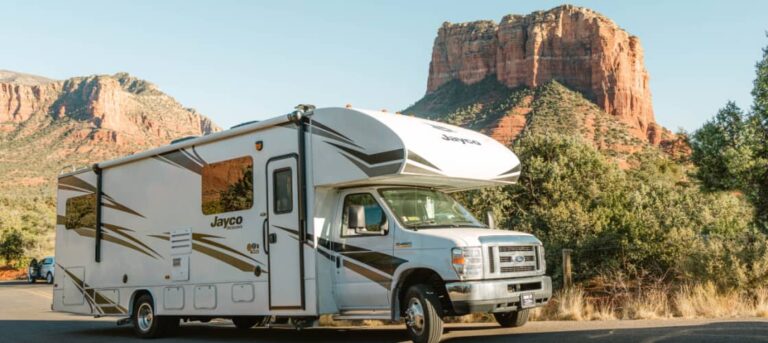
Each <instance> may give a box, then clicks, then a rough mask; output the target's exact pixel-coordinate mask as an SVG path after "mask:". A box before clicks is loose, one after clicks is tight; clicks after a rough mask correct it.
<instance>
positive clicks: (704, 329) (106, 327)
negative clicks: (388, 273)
mask: <svg viewBox="0 0 768 343" xmlns="http://www.w3.org/2000/svg"><path fill="white" fill-rule="evenodd" d="M50 303H51V287H50V286H48V285H44V284H35V285H28V284H26V283H22V282H0V342H34V343H40V342H98V343H103V342H110V343H113V342H114V343H119V342H129V341H130V342H135V341H138V340H137V339H135V338H134V337H133V333H132V332H131V329H130V327H127V326H122V327H118V326H116V325H115V320H114V319H107V318H101V319H94V318H91V317H83V316H74V315H68V314H62V313H55V312H51V311H50ZM405 340H407V336H406V334H405V333H404V330H403V327H402V326H387V327H384V328H322V329H309V330H305V331H301V332H296V331H294V330H286V329H253V330H249V331H239V330H237V329H235V328H234V327H233V326H231V325H229V324H228V323H227V322H218V323H211V324H185V325H183V326H182V329H181V330H180V332H179V334H178V335H177V336H176V337H174V338H171V339H163V340H161V342H214V341H215V342H256V343H259V342H304V341H312V342H342V341H343V342H402V341H405ZM443 341H444V342H457V343H458V342H462V343H470V342H482V343H494V342H509V341H514V342H558V343H563V342H601V343H602V342H619V343H629V342H643V343H656V342H659V343H661V342H768V320H761V319H755V318H746V319H733V320H716V321H715V320H634V321H604V322H532V323H528V324H527V325H526V326H524V327H522V328H516V329H501V328H499V327H498V326H495V325H490V324H482V325H466V324H461V325H448V328H447V330H446V334H445V336H444V339H443Z"/></svg>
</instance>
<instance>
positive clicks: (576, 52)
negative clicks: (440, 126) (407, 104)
mask: <svg viewBox="0 0 768 343" xmlns="http://www.w3.org/2000/svg"><path fill="white" fill-rule="evenodd" d="M489 76H492V77H495V78H496V79H497V80H498V81H499V82H501V83H502V84H504V85H506V86H507V87H511V88H514V87H520V86H525V87H537V86H540V85H543V84H545V83H547V82H549V81H552V80H556V81H558V82H560V83H562V84H564V85H565V86H567V87H569V88H571V89H573V90H576V91H578V92H580V93H582V94H584V96H586V97H587V98H588V99H590V100H592V101H593V102H595V103H596V104H597V105H598V106H599V107H600V108H601V109H603V110H604V111H605V112H607V113H609V114H612V115H613V116H615V117H616V118H617V119H619V120H620V121H621V122H623V123H625V124H627V126H628V127H629V128H630V131H631V134H632V135H633V136H635V137H637V138H640V139H642V140H643V141H646V142H651V143H653V144H659V141H660V137H661V135H660V132H659V131H660V130H661V128H660V127H659V126H658V125H657V124H655V119H654V115H653V107H652V104H651V92H650V89H649V84H648V72H647V71H646V69H645V66H644V64H643V50H642V47H641V46H640V41H639V39H638V38H637V37H635V36H631V35H630V34H629V33H627V32H626V31H624V30H623V29H621V28H620V27H619V26H618V25H616V24H615V23H614V22H613V21H611V20H610V19H608V18H606V17H604V16H602V15H600V14H598V13H596V12H594V11H592V10H589V9H585V8H580V7H574V6H571V5H564V6H560V7H556V8H553V9H551V10H548V11H539V12H534V13H531V14H529V15H525V16H521V15H507V16H505V17H504V18H503V19H502V21H501V23H499V24H496V23H495V22H493V21H486V20H484V21H476V22H471V23H461V24H451V23H444V24H443V26H442V27H441V28H440V29H439V30H438V35H437V38H436V39H435V44H434V47H433V51H432V61H431V63H430V68H429V80H428V82H427V94H429V93H432V92H434V91H435V90H437V89H438V88H439V87H440V86H442V85H444V84H446V83H447V82H449V81H451V80H460V81H461V82H463V83H465V84H473V83H476V82H478V81H480V80H483V79H485V78H486V77H489Z"/></svg>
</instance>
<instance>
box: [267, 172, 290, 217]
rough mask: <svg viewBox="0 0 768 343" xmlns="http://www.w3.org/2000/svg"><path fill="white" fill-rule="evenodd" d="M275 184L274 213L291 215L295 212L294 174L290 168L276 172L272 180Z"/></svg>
mask: <svg viewBox="0 0 768 343" xmlns="http://www.w3.org/2000/svg"><path fill="white" fill-rule="evenodd" d="M272 180H273V182H274V184H273V187H272V189H274V193H275V194H274V199H273V201H274V211H275V213H289V212H291V211H293V172H292V171H291V169H290V168H286V169H279V170H275V173H274V176H273V178H272Z"/></svg>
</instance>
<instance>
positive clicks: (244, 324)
mask: <svg viewBox="0 0 768 343" xmlns="http://www.w3.org/2000/svg"><path fill="white" fill-rule="evenodd" d="M262 319H263V317H254V316H251V317H233V318H232V324H235V327H236V328H238V329H240V330H248V329H250V328H252V327H253V326H254V325H256V323H258V322H260V321H261V320H262Z"/></svg>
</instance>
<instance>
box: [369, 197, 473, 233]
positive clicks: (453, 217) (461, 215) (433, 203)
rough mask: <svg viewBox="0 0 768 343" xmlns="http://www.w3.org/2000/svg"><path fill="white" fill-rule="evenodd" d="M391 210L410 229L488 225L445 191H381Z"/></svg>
mask: <svg viewBox="0 0 768 343" xmlns="http://www.w3.org/2000/svg"><path fill="white" fill-rule="evenodd" d="M379 193H380V194H381V196H382V198H384V201H385V202H386V203H387V205H388V206H389V208H390V210H392V213H393V214H394V215H395V217H397V219H398V220H399V221H400V223H401V224H403V226H405V227H407V228H409V229H427V228H430V229H431V228H452V227H481V228H484V227H486V226H485V225H483V224H482V223H480V222H479V221H477V219H475V217H473V216H472V214H470V213H469V211H467V210H466V209H465V208H464V207H463V206H461V204H459V203H458V202H456V200H453V198H451V197H450V196H448V195H447V194H445V193H442V192H438V191H434V190H430V189H420V188H389V189H382V190H380V191H379Z"/></svg>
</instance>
